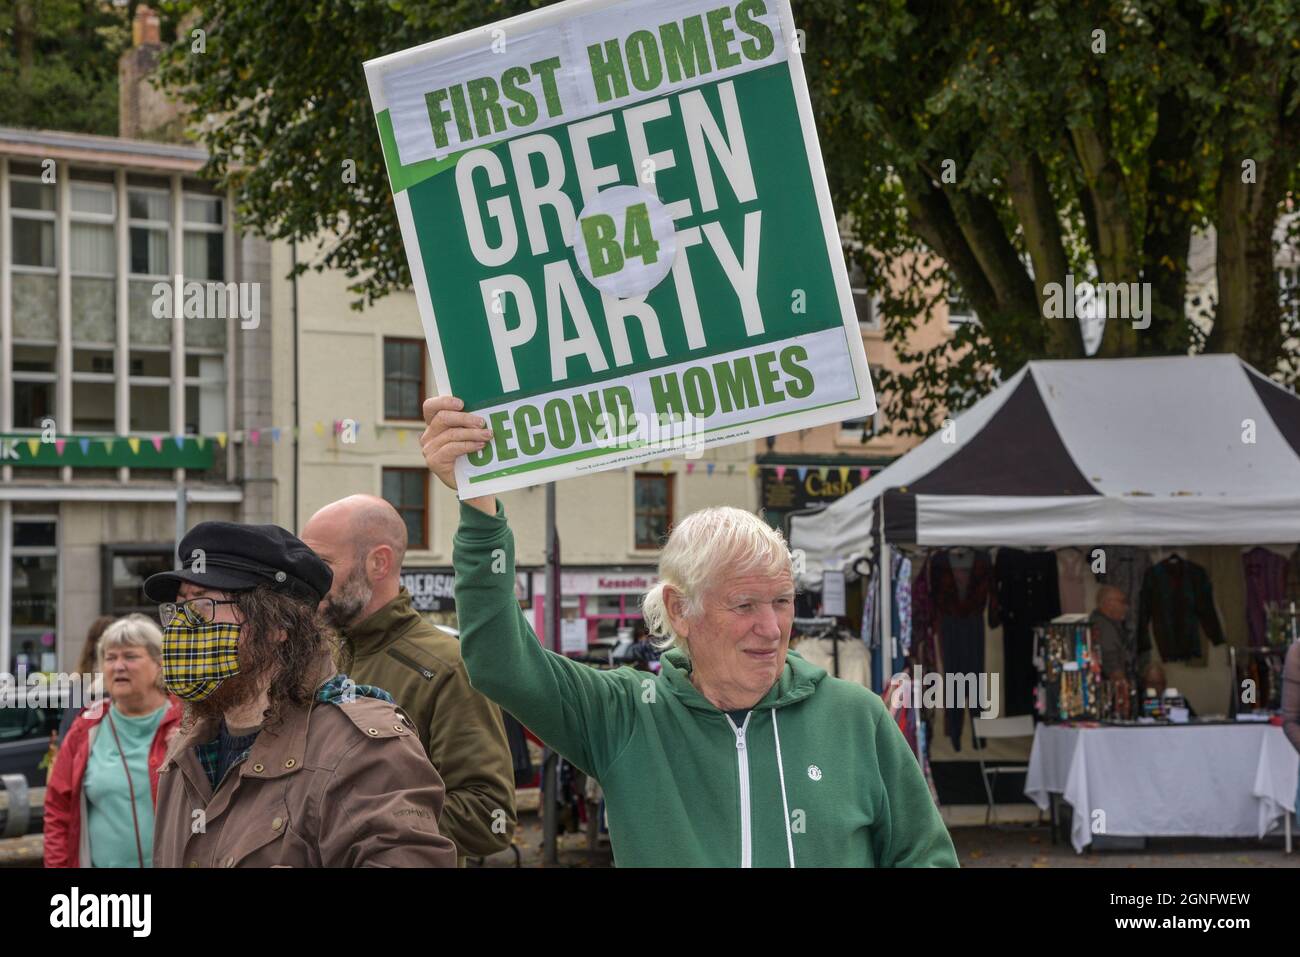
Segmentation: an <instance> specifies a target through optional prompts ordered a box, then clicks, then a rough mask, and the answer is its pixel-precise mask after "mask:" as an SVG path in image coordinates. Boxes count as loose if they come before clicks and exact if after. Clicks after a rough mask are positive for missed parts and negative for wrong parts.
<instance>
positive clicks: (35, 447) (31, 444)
mask: <svg viewBox="0 0 1300 957" xmlns="http://www.w3.org/2000/svg"><path fill="white" fill-rule="evenodd" d="M27 447H28V448H29V449H31V451H32V458H36V453H37V452H38V451H40V448H41V440H40V439H28V440H27Z"/></svg>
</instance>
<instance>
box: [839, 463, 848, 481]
mask: <svg viewBox="0 0 1300 957" xmlns="http://www.w3.org/2000/svg"><path fill="white" fill-rule="evenodd" d="M848 480H849V467H848V466H847V465H841V466H840V484H841V485H843V484H844V483H845V482H847V481H848Z"/></svg>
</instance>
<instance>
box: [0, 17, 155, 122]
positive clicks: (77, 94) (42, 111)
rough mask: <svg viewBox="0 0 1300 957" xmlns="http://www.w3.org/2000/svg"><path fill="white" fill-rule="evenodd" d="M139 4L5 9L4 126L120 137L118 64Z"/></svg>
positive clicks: (1, 53) (0, 56)
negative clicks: (118, 120) (118, 124)
mask: <svg viewBox="0 0 1300 957" xmlns="http://www.w3.org/2000/svg"><path fill="white" fill-rule="evenodd" d="M135 6H136V2H135V0H133V2H132V3H131V4H128V5H119V4H114V3H111V2H108V0H7V2H5V3H3V4H0V85H2V86H3V88H4V90H5V96H4V97H3V98H2V99H0V125H4V126H18V127H27V128H38V129H55V130H68V131H71V132H77V133H99V134H102V135H105V136H114V135H116V134H117V59H118V57H119V56H120V55H121V54H122V51H123V50H125V49H126V48H127V47H128V46H129V45H130V43H131V17H132V16H133V14H134V8H135Z"/></svg>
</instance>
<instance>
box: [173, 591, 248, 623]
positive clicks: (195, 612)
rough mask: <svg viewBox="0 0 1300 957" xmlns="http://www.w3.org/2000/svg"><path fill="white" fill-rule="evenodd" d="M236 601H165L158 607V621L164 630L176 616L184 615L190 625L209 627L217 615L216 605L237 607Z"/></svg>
mask: <svg viewBox="0 0 1300 957" xmlns="http://www.w3.org/2000/svg"><path fill="white" fill-rule="evenodd" d="M237 604H239V602H236V601H223V600H218V599H216V598H191V599H190V600H189V601H182V602H174V601H165V602H162V603H161V604H159V606H158V620H159V621H161V622H162V626H163V627H164V628H166V627H167V626H168V625H170V624H171V623H172V622H173V621H175V620H176V616H177V615H178V614H182V613H183V614H184V615H185V620H186V621H188V622H189V623H190V624H191V625H210V624H212V621H213V619H214V618H216V615H217V606H218V605H237Z"/></svg>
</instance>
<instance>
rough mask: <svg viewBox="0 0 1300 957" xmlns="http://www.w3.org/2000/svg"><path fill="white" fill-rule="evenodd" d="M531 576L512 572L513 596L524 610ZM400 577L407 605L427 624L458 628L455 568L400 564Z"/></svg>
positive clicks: (527, 604) (522, 572)
mask: <svg viewBox="0 0 1300 957" xmlns="http://www.w3.org/2000/svg"><path fill="white" fill-rule="evenodd" d="M532 577H533V573H532V572H531V571H527V570H524V571H517V572H516V573H515V597H516V598H517V599H519V603H520V606H521V607H522V608H524V609H525V611H527V610H528V609H529V607H530V606H531V604H532ZM400 581H401V584H402V587H403V588H405V589H406V590H407V591H408V592H410V593H411V607H413V608H414V609H415V610H416V611H418V612H419V613H420V614H421V615H422V616H423V617H424V619H425V620H426V621H427V622H429V624H431V625H436V626H437V627H439V628H447V629H452V630H453V631H455V630H456V629H458V627H459V625H458V623H457V618H456V572H455V571H454V570H453V569H451V568H448V567H446V566H443V567H433V568H423V567H411V568H403V569H402V574H401V578H400ZM457 633H459V632H457Z"/></svg>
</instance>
